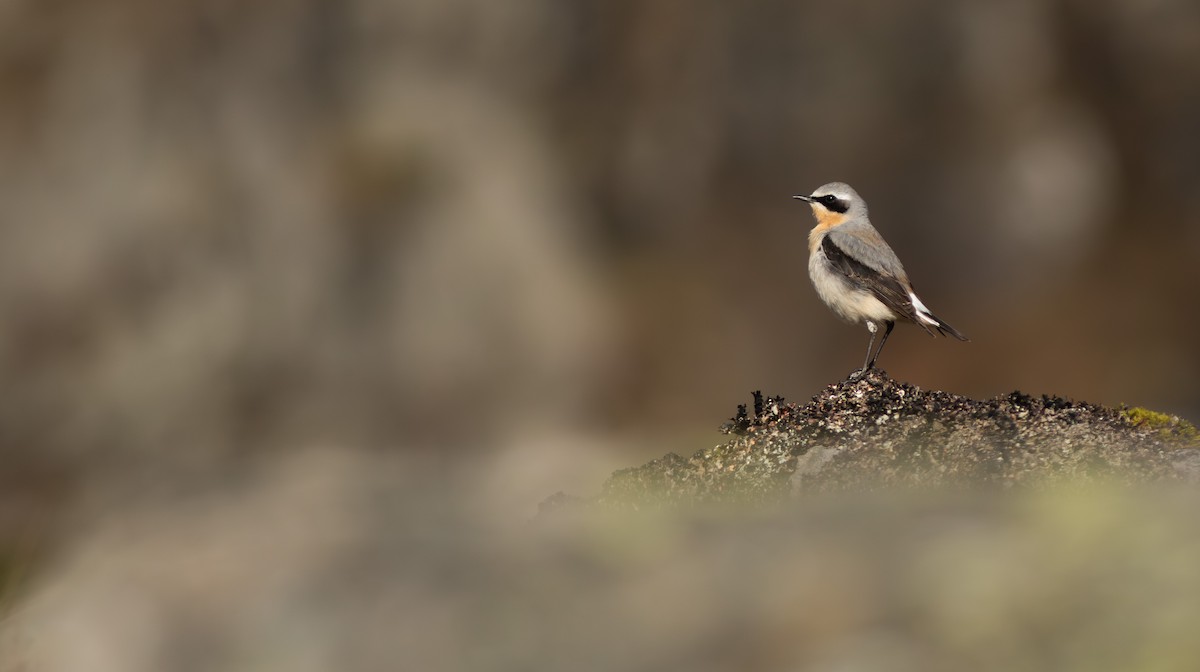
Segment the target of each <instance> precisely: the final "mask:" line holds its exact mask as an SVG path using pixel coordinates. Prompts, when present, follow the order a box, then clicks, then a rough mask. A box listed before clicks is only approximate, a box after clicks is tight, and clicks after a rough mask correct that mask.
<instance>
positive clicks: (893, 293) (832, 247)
mask: <svg viewBox="0 0 1200 672" xmlns="http://www.w3.org/2000/svg"><path fill="white" fill-rule="evenodd" d="M821 251H822V252H823V253H824V254H825V258H826V259H828V260H829V263H831V264H833V267H834V268H835V269H837V270H838V271H840V272H841V274H842V275H843V276H845V278H846V280H848V281H849V282H850V284H852V285H854V286H855V287H857V288H859V289H864V290H866V291H868V292H871V293H872V294H874V295H875V298H877V299H879V300H880V301H882V302H883V304H884V305H885V306H887V307H888V308H891V309H892V310H893V311H895V312H896V314H897V315H899V316H900V317H903V318H904V319H906V320H908V321H910V322H913V323H915V324H917V325H919V326H920V327H921V328H922V329H924V330H925V331H927V332H929V333H930V334H933V331H931V330H930V329H929V325H927V324H926V323H925V322H924V321H922V320H921V319H920V318H918V317H917V310H916V308H914V307H913V304H912V299H911V298H909V296H908V293H909V289H908V287H907V283H906V282H903V281H901V280H900V279H899V278H897V277H895V276H894V275H891V274H890V273H888V272H886V271H877V270H875V269H873V268H871V267H870V266H867V265H866V264H864V263H863V262H861V261H859V260H858V259H856V258H854V257H853V256H851V255H850V254H848V253H847V252H846V251H845V250H843V249H842V248H841V247H838V245H837V243H835V242H833V240H832V237H831V236H825V239H824V240H822V241H821Z"/></svg>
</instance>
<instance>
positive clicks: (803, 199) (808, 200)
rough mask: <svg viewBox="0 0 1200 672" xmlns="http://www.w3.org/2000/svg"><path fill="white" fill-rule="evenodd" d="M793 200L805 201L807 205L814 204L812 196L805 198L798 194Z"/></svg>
mask: <svg viewBox="0 0 1200 672" xmlns="http://www.w3.org/2000/svg"><path fill="white" fill-rule="evenodd" d="M792 198H797V199H800V200H801V201H804V202H805V203H812V196H805V195H804V194H796V195H795V196H793V197H792Z"/></svg>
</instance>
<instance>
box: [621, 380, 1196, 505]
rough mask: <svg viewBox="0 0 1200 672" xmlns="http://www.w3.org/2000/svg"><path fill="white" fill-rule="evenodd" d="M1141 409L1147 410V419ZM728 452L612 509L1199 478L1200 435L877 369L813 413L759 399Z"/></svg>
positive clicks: (719, 450) (816, 405) (633, 472)
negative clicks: (806, 494)
mask: <svg viewBox="0 0 1200 672" xmlns="http://www.w3.org/2000/svg"><path fill="white" fill-rule="evenodd" d="M1139 410H1140V409H1139ZM722 429H723V431H725V432H726V433H728V434H729V435H730V436H731V438H730V440H729V441H728V442H726V443H724V444H721V445H719V446H716V447H714V448H710V449H707V450H702V451H699V452H697V453H696V454H694V455H693V456H691V457H690V458H684V457H681V456H679V455H676V454H673V453H672V454H669V455H667V456H665V457H663V458H661V459H657V460H654V461H652V462H650V463H648V464H646V465H643V466H641V467H637V468H632V469H625V470H622V471H618V472H616V473H615V474H613V476H612V478H610V479H609V481H608V482H607V483H606V484H605V485H604V488H603V492H602V494H601V496H600V497H599V500H600V501H601V502H604V503H609V504H614V505H618V506H620V505H625V504H631V505H634V506H637V505H641V504H646V503H654V502H657V503H663V502H675V503H685V502H721V501H759V500H769V499H775V498H779V497H781V496H786V495H787V494H789V493H792V492H796V491H822V490H839V489H858V488H871V487H877V486H884V487H893V486H905V485H915V486H923V485H967V484H990V485H996V486H1001V487H1006V486H1012V485H1029V486H1033V485H1042V484H1047V483H1052V482H1057V481H1062V480H1070V481H1093V480H1097V479H1107V480H1115V481H1117V482H1126V483H1129V482H1142V481H1147V480H1159V479H1180V478H1184V479H1191V478H1195V476H1196V473H1195V472H1196V470H1195V467H1194V463H1195V462H1196V460H1197V455H1200V450H1198V449H1197V446H1198V442H1197V439H1196V432H1195V428H1193V427H1192V426H1191V425H1189V424H1188V423H1186V422H1184V421H1181V420H1179V419H1178V418H1170V417H1168V416H1161V415H1158V414H1152V413H1146V412H1136V413H1135V412H1130V411H1125V410H1121V409H1114V408H1108V407H1104V406H1097V405H1094V404H1088V403H1084V402H1078V401H1071V400H1068V399H1063V398H1061V397H1052V396H1046V395H1042V396H1040V397H1034V396H1030V395H1027V394H1022V393H1021V392H1012V393H1011V394H1007V395H1004V396H1001V397H997V398H994V399H988V400H985V401H977V400H974V399H969V398H966V397H962V396H958V395H955V394H950V393H947V392H939V391H926V390H922V389H920V388H917V387H915V386H913V385H909V384H907V383H901V382H898V381H895V380H892V379H891V378H890V377H888V375H887V373H885V372H883V371H880V370H874V371H871V372H869V373H868V374H867V375H865V376H862V377H860V378H856V379H852V380H846V381H844V382H841V383H838V384H835V385H830V386H828V387H826V388H825V389H824V390H822V391H821V393H820V394H818V395H817V396H815V397H814V398H813V399H812V400H811V401H810V402H809V403H807V404H803V405H800V404H795V403H784V402H783V400H782V399H780V398H777V397H767V398H765V399H764V398H763V397H762V395H761V394H760V393H757V392H756V393H755V403H754V407H753V410H752V412H749V411H748V410H747V409H746V407H744V406H743V407H740V408H739V410H738V414H737V416H736V417H734V418H733V419H732V420H731V421H730V422H729V423H728V424H726V425H725V426H724V427H723V428H722Z"/></svg>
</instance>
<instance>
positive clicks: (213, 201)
mask: <svg viewBox="0 0 1200 672" xmlns="http://www.w3.org/2000/svg"><path fill="white" fill-rule="evenodd" d="M815 9H816V7H815V6H809V5H805V4H803V3H801V4H796V3H784V2H770V3H758V4H755V5H753V6H746V7H740V6H739V7H734V6H728V7H725V6H719V7H718V6H707V7H702V8H695V7H691V6H689V5H686V4H683V3H654V4H652V5H646V4H644V3H633V2H617V3H604V4H594V3H579V2H526V3H519V4H517V5H510V6H506V7H504V8H503V9H500V8H499V7H493V6H491V5H490V4H489V3H484V2H475V1H471V0H454V1H452V2H432V1H430V2H425V1H413V2H382V1H374V2H373V1H368V0H356V1H352V2H317V1H310V2H281V1H270V0H269V1H267V2H259V3H255V4H254V5H253V7H247V6H243V5H242V4H241V3H232V2H223V3H222V2H217V3H212V2H184V3H172V4H171V6H170V7H167V6H163V5H160V4H156V3H149V2H136V1H125V2H110V3H104V5H103V7H101V6H99V5H96V4H95V3H87V2H72V1H66V2H57V3H38V2H16V3H9V4H8V5H7V6H6V7H5V8H4V9H3V10H2V13H0V31H3V35H0V37H2V38H3V39H0V101H2V102H0V221H3V223H4V225H3V228H2V229H0V280H2V284H0V290H2V291H0V319H2V320H3V324H4V328H3V330H2V332H0V333H2V340H0V376H3V380H4V381H5V383H6V386H5V387H4V392H3V397H0V402H2V403H0V428H2V429H0V449H2V450H3V451H4V452H5V453H6V454H8V455H11V456H12V458H13V459H14V461H15V462H28V463H31V464H33V463H36V464H40V465H44V464H49V465H51V466H54V467H55V468H58V466H57V465H80V464H109V465H113V464H121V463H122V461H123V460H126V459H128V460H131V461H132V462H133V463H138V464H142V463H144V460H146V459H149V460H151V461H152V462H155V463H157V461H159V460H163V461H167V462H173V463H178V464H183V465H188V464H192V463H198V464H206V463H208V462H211V461H217V462H220V461H221V460H222V459H224V457H226V456H228V455H230V454H241V453H243V452H246V451H251V450H255V449H261V448H280V447H291V446H294V445H296V444H297V443H322V444H333V445H370V446H401V447H406V446H410V445H414V444H421V445H429V444H431V443H443V444H444V443H454V444H456V445H471V446H485V445H489V442H492V441H494V440H495V437H497V436H517V435H522V434H524V433H527V432H541V431H547V430H548V431H551V432H553V431H558V430H559V429H561V428H567V430H568V431H569V430H571V429H572V428H575V427H577V426H578V425H579V424H581V423H583V424H587V423H591V424H592V425H593V426H594V425H595V424H597V423H599V424H600V425H601V426H606V427H612V426H617V427H629V426H639V425H655V426H658V425H662V424H665V425H669V426H679V425H694V424H696V423H702V424H705V425H707V424H710V423H711V422H712V418H719V417H724V415H725V414H726V413H727V412H728V407H729V405H730V403H731V401H732V400H734V399H736V398H739V397H740V396H741V395H742V394H744V391H745V390H747V389H755V388H759V387H763V388H769V389H777V390H781V391H786V390H795V392H794V393H793V394H794V396H805V395H806V394H808V393H809V392H811V391H812V390H815V389H816V388H817V387H818V386H819V385H820V384H822V383H824V382H827V381H828V380H830V379H836V378H838V377H840V376H841V375H843V374H844V373H845V371H847V370H848V369H849V368H850V367H851V366H852V365H853V363H854V361H855V358H856V357H857V355H856V354H854V353H856V352H857V351H858V350H859V349H861V344H860V342H859V341H860V340H861V337H864V336H865V335H864V334H861V333H859V331H858V330H855V329H852V328H851V327H847V326H845V325H840V324H838V323H836V322H835V321H833V319H832V318H830V317H829V316H828V315H827V314H826V313H825V312H824V311H823V310H822V309H821V308H820V306H819V305H818V304H817V302H816V301H815V300H814V297H813V296H812V293H811V291H810V290H809V288H808V286H807V281H806V280H805V276H804V270H803V266H804V264H803V260H802V257H803V237H804V230H805V229H806V228H807V227H808V226H809V222H808V221H807V218H806V214H805V213H804V212H803V211H799V210H797V209H796V208H795V207H794V205H793V204H792V203H791V202H790V201H789V200H788V198H787V197H788V196H789V195H790V194H792V193H795V192H797V191H803V190H806V189H809V188H811V187H813V186H815V185H817V184H820V183H822V182H826V181H829V180H831V179H845V180H848V181H851V182H853V183H854V184H855V185H856V186H858V187H859V190H860V191H861V192H862V193H863V194H864V195H865V196H866V198H867V199H868V201H869V202H870V203H871V205H872V212H873V215H874V218H875V219H876V220H877V223H878V225H879V227H880V229H881V230H882V231H883V232H884V233H885V235H886V236H887V237H888V238H889V240H891V241H892V243H893V246H894V247H896V248H897V250H898V252H900V254H901V256H902V257H903V258H904V259H905V260H906V263H907V264H908V265H909V267H910V275H912V276H913V279H914V281H915V282H916V283H917V284H918V286H920V287H922V288H923V289H922V291H923V292H924V293H925V294H926V295H927V296H928V297H929V300H930V301H931V302H932V303H933V304H935V305H936V306H937V307H938V309H939V311H941V312H943V313H945V314H946V315H947V319H952V320H953V321H954V322H955V324H962V325H963V328H964V330H966V331H967V332H969V333H971V334H973V335H976V339H975V342H974V343H972V344H971V345H970V346H967V347H963V348H957V349H953V350H950V349H947V348H941V347H939V349H938V350H936V351H934V350H931V347H933V346H930V345H929V344H927V343H925V342H923V341H922V340H921V339H919V338H918V337H916V336H914V335H913V334H905V335H898V336H897V337H896V339H895V342H894V343H893V344H892V345H891V348H894V349H889V353H888V357H889V359H890V360H891V361H889V362H886V365H887V366H888V368H889V370H891V371H892V372H893V373H894V374H895V375H897V376H899V377H902V378H911V379H914V381H915V382H918V383H920V384H923V385H926V386H931V387H939V388H946V389H955V390H957V391H961V392H963V393H967V394H976V395H981V396H982V395H990V394H994V393H996V392H997V391H999V390H1007V389H1012V388H1014V387H1021V388H1024V389H1032V390H1038V391H1042V390H1044V391H1047V392H1059V393H1064V394H1071V395H1074V396H1078V397H1083V398H1088V399H1089V400H1092V401H1097V402H1109V403H1113V402H1119V401H1129V402H1131V403H1139V404H1146V405H1151V406H1154V405H1159V406H1165V407H1166V410H1175V411H1179V412H1187V411H1188V410H1189V409H1194V408H1196V407H1197V406H1198V405H1200V397H1198V396H1197V392H1196V388H1195V386H1194V385H1193V384H1191V373H1192V372H1193V371H1194V370H1195V369H1196V355H1195V354H1194V352H1195V351H1194V348H1193V347H1191V343H1192V340H1193V327H1195V326H1196V325H1195V320H1194V318H1193V317H1192V312H1191V311H1187V310H1181V309H1180V306H1181V305H1190V304H1189V302H1194V301H1193V299H1194V296H1193V294H1194V290H1195V288H1196V286H1197V282H1196V281H1197V273H1198V271H1197V270H1196V266H1195V264H1191V263H1186V262H1188V260H1190V259H1192V258H1193V257H1194V255H1195V252H1196V249H1197V246H1200V233H1198V232H1197V228H1196V226H1195V223H1196V221H1197V218H1198V217H1200V201H1198V200H1197V197H1196V195H1195V189H1194V188H1193V186H1194V184H1195V183H1196V180H1197V178H1200V159H1197V157H1198V156H1200V151H1198V150H1200V146H1197V143H1198V142H1200V139H1198V138H1200V135H1197V134H1196V133H1195V132H1194V130H1195V125H1194V124H1195V119H1196V118H1200V115H1198V114H1197V113H1198V112H1200V87H1198V86H1197V85H1196V84H1195V82H1197V81H1200V77H1197V75H1198V74H1200V73H1198V72H1197V68H1200V44H1198V43H1197V41H1196V40H1195V39H1194V35H1195V31H1194V30H1189V27H1195V26H1196V25H1197V23H1198V21H1200V17H1198V16H1197V13H1198V10H1197V9H1196V7H1195V6H1194V3H1187V2H1160V3H1156V4H1154V5H1153V7H1150V6H1147V7H1145V8H1135V7H1134V6H1132V5H1130V6H1128V7H1118V6H1115V5H1111V6H1110V5H1094V4H1091V3H1081V2H1070V1H1066V0H1064V1H1062V2H1046V3H1040V2H1017V3H1007V4H1005V5H1003V6H995V7H989V8H985V7H976V6H973V5H971V6H967V5H959V4H957V3H949V2H925V3H919V4H918V5H917V6H909V7H903V8H901V7H898V6H896V7H893V6H892V5H891V4H889V3H884V2H871V1H866V0H861V1H856V2H851V3H847V4H844V5H843V6H840V7H839V8H838V10H837V12H836V15H835V16H826V15H823V14H822V13H818V12H815ZM831 24H832V25H831ZM1189 36H1191V37H1189ZM847 39H850V40H852V44H853V45H854V48H853V49H847V48H846V45H847ZM843 359H844V363H843ZM445 439H449V441H446V440H445Z"/></svg>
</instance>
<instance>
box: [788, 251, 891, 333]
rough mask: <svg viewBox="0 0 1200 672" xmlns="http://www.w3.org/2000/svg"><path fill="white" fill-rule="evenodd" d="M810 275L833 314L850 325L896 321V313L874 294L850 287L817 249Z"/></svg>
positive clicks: (810, 264) (810, 263)
mask: <svg viewBox="0 0 1200 672" xmlns="http://www.w3.org/2000/svg"><path fill="white" fill-rule="evenodd" d="M808 276H809V277H810V278H812V283H813V287H815V288H816V290H817V296H819V297H821V300H822V301H824V302H825V305H827V306H829V307H830V308H832V309H833V312H835V313H837V314H838V315H840V316H842V318H843V319H846V320H849V321H851V322H865V321H868V320H870V321H872V322H884V321H894V320H895V319H896V313H895V312H894V311H893V310H892V309H891V308H888V307H887V306H886V305H884V303H883V302H882V301H880V300H879V299H877V298H875V295H874V294H872V293H871V292H868V291H866V290H863V289H858V288H857V287H854V286H853V285H851V284H850V282H849V281H847V280H846V279H845V278H844V277H842V275H841V274H840V273H838V272H837V271H836V270H834V269H833V268H832V265H831V264H830V263H829V261H828V260H827V259H826V258H825V255H824V254H822V253H821V251H820V248H819V247H818V248H817V250H816V251H814V252H813V253H812V254H811V255H809V258H808Z"/></svg>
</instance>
